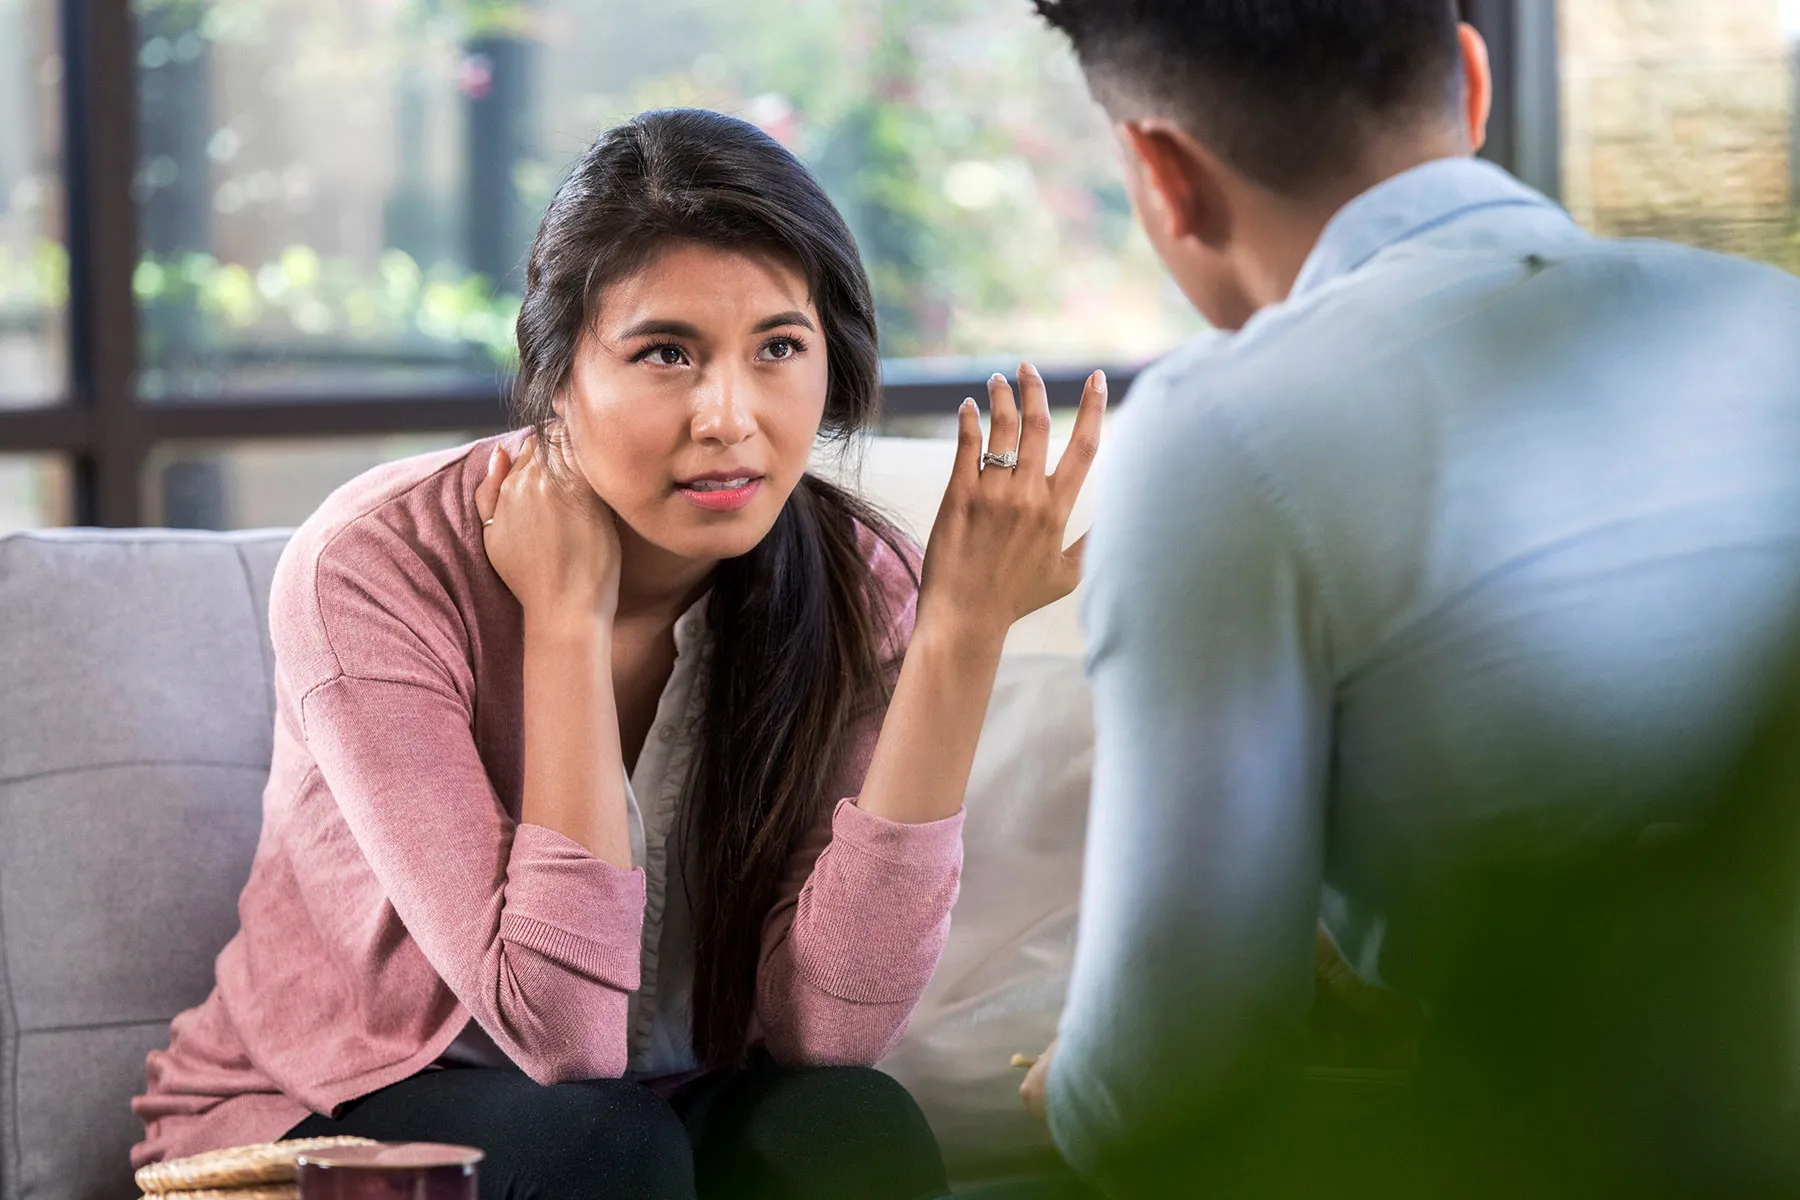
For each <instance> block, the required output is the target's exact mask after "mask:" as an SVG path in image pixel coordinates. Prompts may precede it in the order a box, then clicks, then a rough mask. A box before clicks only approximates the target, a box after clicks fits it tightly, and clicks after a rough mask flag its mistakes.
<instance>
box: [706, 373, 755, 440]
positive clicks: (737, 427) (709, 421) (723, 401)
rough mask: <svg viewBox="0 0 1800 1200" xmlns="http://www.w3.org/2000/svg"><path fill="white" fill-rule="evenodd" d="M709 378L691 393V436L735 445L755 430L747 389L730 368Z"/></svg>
mask: <svg viewBox="0 0 1800 1200" xmlns="http://www.w3.org/2000/svg"><path fill="white" fill-rule="evenodd" d="M709 382H710V386H705V387H702V388H700V389H699V391H698V392H697V393H696V394H695V396H694V418H693V436H694V440H695V441H697V442H717V443H719V444H720V445H724V446H735V445H737V444H738V443H739V442H741V441H743V440H744V439H746V438H748V437H749V436H750V435H751V434H752V433H754V432H756V419H755V416H754V414H753V413H752V412H751V405H750V392H749V389H748V388H747V387H745V386H744V384H743V381H742V380H740V379H738V378H737V377H736V374H735V373H734V372H731V371H723V372H720V373H719V374H718V375H717V376H716V377H715V378H714V379H713V380H711V381H709Z"/></svg>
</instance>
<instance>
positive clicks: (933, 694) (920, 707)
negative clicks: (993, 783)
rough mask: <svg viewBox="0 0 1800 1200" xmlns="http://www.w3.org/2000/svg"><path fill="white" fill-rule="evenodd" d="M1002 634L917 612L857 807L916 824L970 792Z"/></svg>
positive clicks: (952, 810)
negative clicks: (976, 750)
mask: <svg viewBox="0 0 1800 1200" xmlns="http://www.w3.org/2000/svg"><path fill="white" fill-rule="evenodd" d="M1005 640H1006V629H1005V627H1004V626H1001V627H999V628H986V627H983V626H977V625H973V624H969V623H966V622H963V621H961V620H959V619H957V618H956V617H954V616H950V617H944V618H942V619H933V615H932V614H929V613H925V612H921V613H920V615H919V624H918V626H917V628H916V629H915V630H914V631H913V637H912V642H911V644H910V645H909V646H908V648H907V651H906V661H905V663H904V665H903V666H902V667H901V668H900V679H899V681H898V682H897V683H896V684H895V686H894V696H893V700H892V702H891V703H890V704H889V705H888V710H887V718H886V719H885V720H884V721H883V722H882V725H881V736H880V738H879V739H878V740H877V741H876V743H875V754H874V757H873V758H872V759H871V760H870V762H869V773H868V775H867V777H866V778H865V780H864V783H863V790H862V795H861V796H860V797H859V798H858V800H857V804H858V805H859V806H860V807H861V808H862V809H863V810H864V811H866V812H869V813H872V814H874V815H875V816H878V817H883V818H886V819H887V820H890V821H899V822H902V823H905V824H909V825H917V824H921V823H923V822H926V821H938V820H942V819H943V818H945V817H949V816H954V815H955V814H956V813H957V812H958V811H959V810H960V809H961V808H962V803H963V793H964V792H965V791H967V790H968V786H969V770H970V768H971V767H972V766H973V765H974V762H975V743H976V741H977V740H978V739H979V738H980V736H981V724H982V721H983V720H984V719H985V718H986V717H987V706H988V698H989V697H990V695H991V694H992V693H993V690H994V675H995V673H996V672H997V671H998V670H999V667H1000V650H1001V647H1002V646H1003V645H1004V643H1005Z"/></svg>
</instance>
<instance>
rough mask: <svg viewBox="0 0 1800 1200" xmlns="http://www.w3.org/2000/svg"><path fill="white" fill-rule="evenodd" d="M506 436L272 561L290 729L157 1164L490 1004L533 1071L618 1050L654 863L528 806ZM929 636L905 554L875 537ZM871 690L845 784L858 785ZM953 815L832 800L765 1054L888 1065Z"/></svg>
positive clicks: (775, 967)
mask: <svg viewBox="0 0 1800 1200" xmlns="http://www.w3.org/2000/svg"><path fill="white" fill-rule="evenodd" d="M491 445H492V441H491V440H488V441H482V442H477V443H475V444H474V445H473V446H465V447H462V448H460V449H457V450H451V451H445V452H443V453H439V454H434V455H428V456H425V457H422V458H416V459H411V460H408V461H405V462H400V463H395V464H393V465H391V466H388V467H384V468H381V469H379V470H377V471H374V472H371V473H370V474H368V475H365V476H363V477H362V478H360V479H358V480H355V481H354V482H352V483H350V484H348V485H347V486H345V487H344V488H342V489H341V490H339V491H338V492H337V493H336V494H335V495H333V496H332V497H331V498H330V499H329V500H327V501H326V503H325V505H324V507H322V508H321V509H320V510H319V512H318V513H317V514H315V515H314V516H313V518H312V519H311V520H309V521H308V522H307V523H306V524H305V525H304V526H303V527H302V528H301V529H300V530H299V532H298V533H297V534H296V535H295V537H294V540H293V542H292V544H291V545H290V546H289V547H288V549H287V552H286V553H285V554H284V555H283V557H282V561H281V565H280V567H279V569H278V570H277V572H276V576H275V583H274V590H273V594H272V597H271V600H270V613H269V623H270V627H271V629H272V631H273V634H274V643H275V688H276V707H277V718H276V726H275V752H274V761H273V766H272V769H271V773H270V777H269V784H268V788H267V791H266V792H265V793H264V797H263V827H262V836H261V839H260V841H259V843H258V845H257V850H256V858H255V861H254V863H253V865H252V867H251V870H250V879H249V882H248V883H246V884H245V886H244V891H243V895H242V896H241V898H240V899H239V901H238V914H239V919H240V929H239V932H238V934H237V935H236V936H235V937H234V938H232V940H231V941H230V943H229V944H227V945H226V947H225V949H224V950H223V951H221V952H220V954H219V958H218V963H217V967H216V973H217V985H216V986H215V987H214V989H213V992H212V994H211V995H210V996H209V997H207V999H206V1001H205V1002H204V1003H202V1004H201V1005H200V1006H199V1007H198V1008H194V1009H190V1010H188V1011H187V1012H184V1013H182V1014H181V1015H180V1016H178V1017H176V1018H175V1021H174V1023H173V1025H172V1026H171V1030H170V1045H169V1048H168V1049H167V1050H160V1051H155V1052H153V1053H152V1054H151V1055H150V1056H149V1060H148V1066H147V1073H148V1078H149V1086H148V1088H147V1089H146V1091H145V1094H144V1095H142V1096H139V1097H137V1098H136V1099H135V1100H134V1101H133V1102H132V1108H133V1110H134V1111H135V1112H136V1113H137V1114H138V1116H139V1117H140V1118H141V1119H142V1120H143V1122H144V1125H145V1137H144V1141H143V1142H141V1143H139V1144H138V1146H137V1147H136V1148H135V1149H134V1150H133V1151H132V1162H133V1164H134V1165H138V1166H141V1165H143V1164H144V1163H148V1162H154V1161H157V1160H159V1159H163V1158H170V1157H176V1156H181V1155H187V1154H192V1153H195V1152H197V1151H201V1150H207V1149H214V1148H217V1147H222V1146H229V1145H237V1144H242V1143H248V1142H260V1141H266V1140H269V1139H273V1138H278V1137H280V1136H282V1135H283V1134H285V1133H286V1132H287V1131H288V1130H289V1129H291V1128H292V1127H293V1126H294V1125H296V1124H298V1123H299V1122H300V1121H301V1120H303V1119H304V1118H305V1117H306V1116H307V1114H308V1113H331V1112H333V1111H334V1110H336V1109H337V1108H339V1107H340V1106H341V1105H343V1104H345V1103H346V1102H348V1101H350V1100H354V1099H356V1098H357V1097H359V1096H364V1095H367V1094H368V1093H370V1092H372V1091H375V1090H376V1089H378V1088H382V1087H385V1086H387V1085H388V1084H391V1083H395V1082H398V1081H399V1080H401V1079H405V1078H407V1077H408V1076H410V1075H413V1074H415V1073H416V1072H418V1071H420V1070H421V1069H423V1068H425V1067H426V1066H428V1065H430V1064H431V1063H432V1062H433V1061H435V1060H436V1059H437V1058H438V1057H439V1056H440V1055H442V1054H443V1053H444V1050H445V1049H446V1047H448V1046H449V1045H450V1043H451V1042H452V1041H453V1040H454V1039H455V1038H456V1036H457V1034H458V1033H459V1032H461V1030H462V1029H463V1027H464V1025H466V1024H467V1022H468V1021H469V1019H470V1018H471V1017H473V1018H474V1019H475V1020H476V1021H477V1022H478V1023H479V1024H480V1026H481V1028H482V1029H483V1030H485V1031H486V1032H487V1033H488V1034H489V1035H490V1036H491V1037H492V1038H493V1040H494V1041H495V1042H496V1043H497V1044H498V1045H499V1046H500V1048H501V1049H502V1050H504V1051H505V1052H506V1054H507V1055H508V1056H509V1057H510V1058H511V1059H512V1060H513V1061H514V1062H515V1063H517V1064H518V1065H519V1066H520V1067H521V1068H523V1069H524V1070H525V1071H526V1073H528V1074H529V1075H530V1076H531V1077H532V1078H533V1079H536V1080H538V1081H539V1082H541V1083H552V1082H557V1081H562V1080H571V1079H587V1078H598V1077H603V1076H618V1075H620V1074H622V1073H623V1071H624V1070H625V1065H626V1027H625V1014H626V997H627V993H629V992H631V991H632V990H633V989H635V988H636V987H637V986H638V971H639V950H640V942H641V937H642V930H643V921H644V877H643V873H642V872H641V871H638V870H621V869H619V868H617V867H613V866H610V865H608V864H607V863H604V862H601V861H600V860H598V859H596V858H594V857H593V856H592V855H590V854H589V853H588V852H587V851H586V850H584V849H583V848H582V847H581V846H579V845H578V844H576V843H575V842H573V841H571V840H569V839H568V838H566V837H564V836H562V835H561V834H558V833H554V832H552V831H550V830H548V829H545V828H542V827H540V826H536V825H526V824H520V823H519V822H518V820H517V816H518V812H519V801H520V788H521V783H522V774H523V760H522V748H523V729H522V724H523V713H522V698H521V679H520V654H521V630H520V611H519V607H518V604H517V603H516V602H515V601H514V600H513V598H512V596H511V593H509V592H508V591H507V590H506V587H505V585H504V584H503V583H501V581H500V579H499V577H498V576H496V575H495V574H494V572H493V569H492V568H491V567H490V566H489V565H488V561H487V556H486V553H485V552H484V551H483V549H482V543H481V523H480V520H479V518H478V517H477V515H476V512H475V504H474V499H473V497H474V492H475V487H476V484H477V483H478V482H480V479H481V475H482V472H483V471H484V470H485V467H486V462H487V456H488V449H489V447H490V446H491ZM865 545H866V546H867V547H868V552H869V554H870V561H871V563H872V565H873V567H874V569H875V573H876V577H877V579H878V580H879V581H880V583H881V584H882V585H883V586H885V587H886V588H887V589H888V592H889V596H890V601H891V603H892V607H893V609H894V611H895V613H896V614H897V620H896V626H895V629H894V637H895V639H896V643H897V644H904V642H905V640H906V639H907V638H908V637H909V636H910V634H911V628H912V615H913V611H914V606H915V602H916V600H917V596H916V594H915V592H914V590H913V587H912V583H911V580H910V578H909V576H908V574H907V572H906V570H905V569H904V564H902V563H901V561H900V560H899V559H898V558H897V557H896V556H895V555H894V554H893V553H892V552H891V551H889V550H887V548H886V547H885V545H883V544H882V543H880V542H879V541H878V540H877V539H875V538H873V537H868V536H865ZM880 718H881V714H879V713H876V714H874V715H872V716H871V717H870V718H869V719H868V720H867V722H866V723H865V724H864V725H863V726H862V727H861V728H859V729H858V730H857V731H856V733H855V736H854V737H853V738H851V739H850V742H849V744H847V745H846V746H845V747H844V751H843V753H842V754H841V756H840V759H839V762H838V763H837V764H836V766H835V769H834V770H835V775H834V780H833V784H832V790H831V794H832V795H836V796H854V795H855V793H856V792H857V791H858V790H859V788H860V787H861V784H862V777H863V774H864V772H865V771H866V770H867V767H868V762H869V756H870V754H871V752H872V750H873V747H874V742H875V736H876V734H877V733H878V731H879V728H880ZM961 831H962V817H961V815H960V814H958V815H957V816H955V817H952V818H949V819H947V820H943V821H938V822H934V823H932V824H927V825H902V824H896V823H894V822H890V821H886V820H883V819H881V818H879V817H875V816H871V815H869V814H867V813H865V812H863V811H862V810H861V809H860V808H858V807H857V806H856V803H855V801H854V800H843V801H841V802H840V803H838V804H837V806H836V808H835V810H834V811H832V812H831V813H830V814H829V815H828V819H827V820H824V821H821V823H820V826H819V828H818V829H817V830H816V832H815V833H814V835H813V836H812V837H811V838H810V839H809V841H808V843H807V844H806V845H805V846H804V847H803V848H802V849H801V850H800V851H799V852H798V853H796V854H795V856H794V858H793V862H792V865H791V867H790V869H789V871H788V875H787V879H786V881H785V884H784V886H783V889H782V892H781V895H780V898H779V899H778V901H777V902H776V904H775V906H774V907H773V908H772V909H771V910H770V912H769V914H768V917H767V920H766V921H765V923H764V934H763V947H762V960H761V965H760V967H759V970H758V986H757V1005H756V1016H757V1024H758V1026H759V1028H760V1030H761V1034H762V1036H763V1038H764V1040H765V1042H766V1044H767V1046H768V1048H769V1050H770V1052H771V1053H772V1054H773V1055H774V1056H775V1057H776V1059H778V1060H780V1061H784V1062H788V1063H796V1064H800V1063H858V1064H870V1063H873V1062H875V1061H876V1060H877V1059H879V1058H881V1057H882V1056H883V1055H884V1054H886V1053H887V1051H888V1050H889V1049H891V1048H892V1047H893V1045H894V1043H895V1042H896V1041H897V1040H898V1039H899V1037H900V1034H901V1033H902V1032H903V1031H904V1029H905V1025H906V1020H907V1017H908V1015H909V1014H910V1013H911V1011H912V1008H913V1005H914V1004H915V1003H916V1002H917V1000H918V998H919V995H920V993H921V992H922V991H923V990H924V988H925V985H926V983H927V982H928V981H929V979H930V977H931V973H932V970H933V968H934V967H935V966H936V964H937V959H938V955H939V952H940V951H941V950H942V949H943V944H944V939H945V937H946V935H947V933H948V930H949V922H950V907H951V904H952V903H953V902H954V900H955V898H956V892H957V884H958V878H959V874H960V870H961V865H962V842H961Z"/></svg>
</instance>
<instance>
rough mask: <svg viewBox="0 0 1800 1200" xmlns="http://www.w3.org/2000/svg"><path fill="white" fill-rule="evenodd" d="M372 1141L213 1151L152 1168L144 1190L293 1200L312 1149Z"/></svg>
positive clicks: (173, 1199) (144, 1176)
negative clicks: (302, 1166)
mask: <svg viewBox="0 0 1800 1200" xmlns="http://www.w3.org/2000/svg"><path fill="white" fill-rule="evenodd" d="M374 1144H375V1143H374V1142H372V1141H370V1140H369V1139H368V1138H354V1137H331V1138H298V1139H295V1140H293V1141H287V1142H264V1143H263V1144H262V1145H260V1146H233V1147H232V1148H231V1149H229V1150H208V1151H207V1152H206V1153H205V1154H195V1155H193V1156H191V1157H189V1158H176V1159H171V1160H169V1161H168V1162H160V1163H151V1164H150V1165H149V1166H147V1167H144V1168H143V1169H141V1170H140V1171H138V1173H137V1185H138V1189H139V1190H140V1191H142V1192H144V1193H145V1194H146V1195H147V1196H150V1197H151V1198H152V1200H156V1198H157V1197H161V1200H292V1197H294V1196H296V1195H297V1194H298V1190H297V1188H296V1187H295V1185H294V1180H295V1179H296V1178H297V1177H298V1174H299V1171H298V1167H297V1165H296V1161H295V1160H296V1159H298V1158H299V1157H300V1155H302V1154H305V1153H307V1152H308V1151H310V1150H331V1149H334V1148H336V1147H338V1146H372V1145H374Z"/></svg>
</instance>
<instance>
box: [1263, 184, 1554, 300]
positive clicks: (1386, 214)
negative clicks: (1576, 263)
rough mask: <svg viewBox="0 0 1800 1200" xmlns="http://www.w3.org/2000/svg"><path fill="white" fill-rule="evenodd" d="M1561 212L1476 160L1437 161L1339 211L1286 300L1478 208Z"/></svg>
mask: <svg viewBox="0 0 1800 1200" xmlns="http://www.w3.org/2000/svg"><path fill="white" fill-rule="evenodd" d="M1504 207H1531V208H1538V209H1546V210H1548V211H1550V212H1555V213H1560V212H1561V211H1562V210H1561V209H1560V208H1558V207H1557V206H1556V204H1555V203H1554V202H1552V201H1551V200H1549V199H1548V198H1546V197H1545V196H1544V195H1543V194H1542V193H1541V192H1537V191H1534V190H1533V189H1531V188H1529V187H1527V186H1525V185H1524V184H1522V183H1520V182H1519V181H1518V180H1517V179H1514V178H1513V177H1512V176H1511V175H1509V174H1507V173H1506V172H1505V171H1503V170H1501V169H1500V168H1499V167H1497V166H1495V165H1494V164H1493V163H1490V162H1484V161H1482V160H1481V159H1476V158H1440V159H1434V160H1433V161H1431V162H1428V163H1425V164H1423V165H1422V166H1417V167H1414V168H1412V169H1411V170H1409V171H1402V172H1401V173H1400V174H1398V175H1396V176H1394V177H1393V178H1391V179H1385V180H1383V181H1382V182H1380V183H1378V184H1376V185H1375V186H1374V187H1372V188H1370V189H1369V190H1368V191H1366V192H1364V193H1363V194H1362V195H1360V196H1358V197H1356V199H1354V200H1352V201H1350V203H1348V204H1346V205H1344V207H1343V208H1341V209H1339V210H1338V212H1337V215H1336V216H1334V217H1332V218H1331V220H1330V222H1329V223H1328V224H1327V225H1326V226H1325V231H1324V232H1323V233H1321V234H1320V235H1319V241H1318V243H1317V244H1316V245H1315V246H1313V249H1312V253H1311V254H1309V255H1307V258H1306V262H1305V264H1304V265H1303V266H1302V267H1301V268H1300V274H1299V275H1298V276H1297V277H1296V278H1295V280H1294V287H1293V290H1292V291H1291V292H1290V293H1289V298H1290V299H1292V298H1294V297H1298V296H1300V295H1301V294H1303V293H1305V292H1309V291H1311V290H1312V289H1314V288H1316V287H1319V286H1321V285H1323V284H1326V283H1329V282H1330V281H1331V280H1333V279H1336V278H1338V277H1339V276H1341V275H1348V274H1349V273H1350V272H1352V271H1354V270H1356V269H1357V268H1358V267H1360V266H1362V265H1363V264H1364V263H1366V262H1368V261H1369V260H1370V259H1371V258H1374V257H1375V256H1376V255H1377V254H1379V253H1381V252H1382V251H1383V250H1385V249H1387V248H1388V247H1389V246H1393V245H1396V244H1398V243H1400V242H1404V241H1406V240H1407V239H1408V238H1412V237H1417V236H1418V235H1419V234H1422V233H1425V232H1426V231H1428V230H1431V229H1436V228H1437V227H1438V226H1440V225H1445V224H1448V223H1449V222H1451V221H1454V220H1457V219H1459V218H1461V217H1464V216H1466V215H1468V214H1469V213H1471V212H1475V211H1477V210H1481V209H1492V208H1504Z"/></svg>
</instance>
